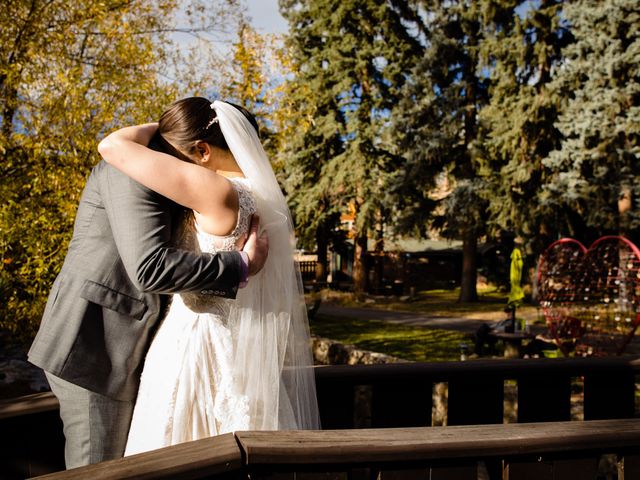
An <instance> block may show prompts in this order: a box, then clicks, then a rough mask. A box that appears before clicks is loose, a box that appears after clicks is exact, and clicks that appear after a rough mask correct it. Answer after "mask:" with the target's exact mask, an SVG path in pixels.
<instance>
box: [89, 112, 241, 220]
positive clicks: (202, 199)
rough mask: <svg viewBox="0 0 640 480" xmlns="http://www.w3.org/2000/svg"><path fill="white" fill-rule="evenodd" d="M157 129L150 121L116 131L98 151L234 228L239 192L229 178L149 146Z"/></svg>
mask: <svg viewBox="0 0 640 480" xmlns="http://www.w3.org/2000/svg"><path fill="white" fill-rule="evenodd" d="M157 129H158V124H157V123H146V124H143V125H136V126H132V127H125V128H122V129H120V130H116V131H115V132H113V133H111V134H109V135H108V136H106V137H105V138H104V139H103V140H102V141H101V142H100V144H99V145H98V151H99V152H100V155H101V156H102V158H104V160H105V161H107V162H108V163H110V164H111V165H113V166H114V167H116V168H117V169H118V170H121V171H122V172H123V173H125V174H126V175H127V176H129V177H131V178H133V179H134V180H136V181H137V182H139V183H141V184H142V185H144V186H145V187H147V188H150V189H151V190H154V191H156V192H158V193H159V194H161V195H164V196H165V197H168V198H170V199H171V200H173V201H175V202H176V203H179V204H181V205H183V206H185V207H188V208H191V209H193V210H195V211H197V212H199V213H201V214H203V215H205V216H207V217H213V218H216V219H217V220H219V221H220V222H221V223H222V224H225V225H226V224H230V225H231V226H232V227H233V226H234V225H235V217H236V211H235V210H236V208H235V207H236V205H237V195H236V192H235V190H234V189H233V187H232V186H231V183H230V182H229V180H227V179H226V178H225V177H223V176H221V175H218V174H216V173H215V172H213V171H211V170H209V169H207V168H205V167H201V166H200V165H196V164H193V163H188V162H184V161H182V160H179V159H177V158H176V157H173V156H172V155H168V154H166V153H162V152H158V151H155V150H151V149H150V148H148V147H146V146H145V145H147V144H148V143H149V142H150V141H151V138H152V137H153V135H154V134H155V132H156V130H157ZM227 220H228V221H227Z"/></svg>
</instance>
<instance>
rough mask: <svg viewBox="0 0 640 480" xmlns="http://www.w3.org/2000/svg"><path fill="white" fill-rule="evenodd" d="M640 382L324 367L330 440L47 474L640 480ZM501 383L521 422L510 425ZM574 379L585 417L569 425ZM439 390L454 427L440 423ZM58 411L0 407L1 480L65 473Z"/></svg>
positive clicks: (320, 372) (26, 401)
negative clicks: (611, 475)
mask: <svg viewBox="0 0 640 480" xmlns="http://www.w3.org/2000/svg"><path fill="white" fill-rule="evenodd" d="M638 373H640V359H639V358H637V357H616V358H603V359H540V360H477V361H469V362H451V363H407V364H387V365H371V366H328V367H318V368H317V369H316V378H317V384H318V399H319V404H320V411H321V417H322V422H323V428H324V429H325V431H320V432H287V431H285V432H236V434H235V435H231V434H229V435H222V436H219V437H214V438H210V439H206V440H201V441H198V442H192V443H189V444H183V445H177V446H174V447H170V448H168V449H163V450H158V451H155V452H149V453H146V454H142V455H139V456H133V457H129V458H125V459H121V460H117V461H114V462H104V463H101V464H98V465H94V466H89V467H83V469H78V470H77V471H76V470H72V471H67V472H63V473H58V474H53V475H50V476H48V477H45V478H92V479H96V480H97V479H100V478H104V479H115V478H205V477H206V478H227V476H228V475H231V476H232V477H233V478H247V475H251V478H261V477H269V478H280V477H277V476H276V477H273V476H272V475H274V474H276V473H279V474H282V475H284V477H283V478H289V476H290V473H291V472H299V473H301V474H300V475H299V476H298V477H297V478H324V479H327V478H347V477H348V478H376V476H379V478H383V479H396V478H431V479H435V478H442V479H445V478H446V479H453V478H455V479H462V478H464V479H474V480H475V479H480V478H491V479H492V480H493V479H498V478H500V479H509V480H513V479H530V478H535V479H536V480H538V479H539V480H545V479H552V478H553V479H574V478H579V479H583V478H584V479H587V478H595V472H596V471H597V468H598V461H599V459H600V456H601V455H604V454H613V455H614V456H615V457H614V458H615V459H616V461H617V462H618V469H619V475H618V478H619V479H622V478H627V479H628V478H640V419H637V418H635V417H636V405H635V397H636V395H635V382H636V375H637V374H638ZM505 382H508V383H510V384H512V383H514V382H515V384H516V385H517V393H518V394H517V400H516V403H517V418H516V420H517V421H518V422H519V423H517V424H514V423H512V424H504V391H505ZM576 382H578V383H581V384H583V385H584V394H583V402H584V419H585V420H587V421H584V422H578V421H569V420H570V418H571V409H572V407H571V397H572V384H573V385H574V387H575V383H576ZM441 383H445V384H446V385H447V387H448V401H447V405H446V408H447V424H448V426H446V427H432V426H430V425H432V422H433V419H432V407H433V400H432V399H433V391H434V386H435V385H436V384H441ZM573 396H574V397H575V392H574V395H573ZM56 408H57V405H56V402H55V399H54V398H53V397H51V396H50V395H48V394H38V396H31V397H28V398H23V399H22V400H21V401H14V402H4V403H0V432H1V433H0V436H1V438H2V442H3V448H2V449H0V465H2V466H4V467H2V468H5V470H6V472H7V475H5V476H2V475H0V478H24V477H25V476H34V475H39V474H43V473H46V472H51V471H54V470H56V469H59V468H61V466H60V461H61V444H62V435H61V431H60V427H59V420H57V419H56V414H57V412H56ZM56 421H57V424H56ZM540 422H544V423H540ZM360 427H366V428H360ZM56 462H57V463H56ZM314 472H315V473H314ZM326 472H330V473H326ZM302 473H304V474H305V475H307V476H308V477H307V476H305V475H302ZM312 473H313V475H312ZM483 475H484V476H483Z"/></svg>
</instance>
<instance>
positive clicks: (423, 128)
mask: <svg viewBox="0 0 640 480" xmlns="http://www.w3.org/2000/svg"><path fill="white" fill-rule="evenodd" d="M422 5H423V8H424V10H425V11H426V12H428V13H427V15H426V16H427V19H428V21H427V25H426V30H425V32H426V39H425V45H426V49H425V52H424V56H423V57H422V58H421V59H420V61H419V62H418V64H417V65H416V67H415V69H414V70H413V72H412V73H411V78H410V81H409V83H408V84H407V87H406V88H405V91H404V99H403V100H402V102H401V104H400V105H399V108H398V109H397V117H396V131H397V133H398V142H399V145H400V146H401V149H402V151H403V154H404V156H405V159H406V163H405V165H404V168H403V170H402V172H401V174H399V175H398V176H396V178H395V182H396V183H395V191H396V192H397V194H398V195H397V197H398V199H399V202H400V210H399V215H398V219H399V223H398V227H399V229H400V230H401V231H410V230H412V229H415V226H416V225H418V228H421V225H424V222H425V221H427V222H430V221H431V220H432V219H433V216H434V214H435V213H438V215H439V217H440V218H439V219H438V221H437V222H436V225H437V226H438V227H439V228H441V229H442V230H443V233H444V234H445V235H446V236H449V237H453V238H461V239H462V240H463V273H462V281H461V292H460V300H461V301H474V300H476V299H477V291H476V278H477V273H476V256H477V242H478V237H479V236H480V235H481V234H482V233H483V231H484V230H483V228H484V224H485V222H484V220H485V218H484V210H485V203H484V201H483V199H482V195H481V192H482V190H483V189H484V188H485V186H484V184H483V182H482V181H481V179H478V178H477V177H478V171H477V163H476V158H475V157H476V152H475V145H476V143H477V138H478V125H477V114H478V111H479V109H480V108H481V107H482V106H483V105H484V104H485V103H486V102H487V79H486V78H485V75H483V74H482V72H480V71H479V68H478V66H479V55H480V53H479V47H480V42H481V40H482V36H483V24H482V22H481V19H482V16H481V7H482V2H481V1H479V0H457V1H449V0H435V1H425V2H422ZM443 174H444V175H447V176H449V177H450V178H452V179H453V182H452V184H453V186H454V189H453V191H452V192H451V193H450V194H449V197H450V198H449V199H448V200H447V201H446V202H436V201H435V199H434V198H433V197H432V196H431V193H432V191H433V189H434V186H435V184H436V183H435V182H436V179H437V178H439V177H440V176H442V175H443ZM438 203H440V204H441V205H442V207H441V208H439V209H436V207H437V205H438ZM447 207H448V209H447ZM422 231H423V232H424V229H423V230H422Z"/></svg>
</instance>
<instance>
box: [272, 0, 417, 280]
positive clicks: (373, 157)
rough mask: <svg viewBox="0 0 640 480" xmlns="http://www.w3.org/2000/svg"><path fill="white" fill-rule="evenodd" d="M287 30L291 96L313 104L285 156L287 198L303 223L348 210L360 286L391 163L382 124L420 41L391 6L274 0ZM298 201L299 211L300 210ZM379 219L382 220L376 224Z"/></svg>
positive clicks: (404, 10)
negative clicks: (290, 182)
mask: <svg viewBox="0 0 640 480" xmlns="http://www.w3.org/2000/svg"><path fill="white" fill-rule="evenodd" d="M280 5H281V8H282V10H283V14H284V16H285V18H287V19H288V21H289V23H290V25H291V32H292V33H291V38H290V44H291V46H292V49H293V50H294V52H295V53H294V55H295V56H296V62H297V64H298V72H299V75H300V76H299V77H298V78H296V79H295V83H296V85H298V87H296V88H297V89H298V92H300V93H302V95H303V97H304V96H306V93H305V88H303V86H304V85H308V87H309V89H310V91H311V92H312V95H313V98H312V99H311V103H310V104H309V103H307V101H308V100H309V99H306V100H305V99H304V98H303V102H305V103H307V105H308V107H307V108H304V109H303V112H304V113H305V114H307V113H311V117H310V118H308V119H302V123H306V122H308V123H306V124H307V126H308V128H306V129H305V130H303V131H302V132H300V136H299V138H296V139H295V140H294V141H293V142H292V144H294V145H295V144H296V143H297V147H296V150H297V152H298V153H297V155H295V156H294V155H292V156H291V158H290V168H291V171H292V172H297V174H295V175H294V174H292V178H295V179H297V180H298V183H297V185H295V186H292V190H291V193H294V190H295V191H298V192H300V195H302V194H304V195H308V194H309V193H312V195H308V196H307V198H303V197H301V200H302V202H298V205H299V207H298V211H300V210H302V211H304V210H305V209H306V210H307V211H308V212H310V213H312V215H313V216H314V217H315V216H316V215H317V217H316V221H312V222H311V224H313V225H316V227H317V228H320V229H323V230H325V231H326V230H327V229H328V228H329V225H327V224H326V223H323V222H321V221H319V219H320V218H323V219H331V220H332V221H333V219H334V218H335V216H333V213H335V207H336V206H339V208H340V209H341V210H342V211H347V209H348V208H351V209H352V210H353V212H355V222H354V230H353V232H352V236H353V239H354V243H355V255H354V274H353V276H354V284H355V288H356V291H357V292H362V291H363V290H364V288H365V281H366V275H365V271H364V264H363V259H364V254H365V253H366V250H367V239H368V236H369V235H370V233H371V232H372V231H374V230H375V226H376V224H379V223H380V221H381V216H383V214H384V212H385V210H386V209H385V204H384V202H383V200H384V198H385V195H384V193H385V191H386V189H387V178H388V176H389V174H390V172H391V171H392V170H393V168H394V167H395V166H396V165H397V161H398V157H397V156H396V155H394V153H393V152H392V151H391V149H390V148H389V147H388V145H385V144H384V143H383V141H382V139H383V138H384V132H385V130H386V128H388V120H389V112H390V111H391V110H392V109H393V107H394V105H395V103H396V101H397V99H398V96H399V89H400V87H401V86H402V84H403V83H404V80H405V78H406V73H407V72H408V69H409V67H408V65H409V63H410V62H411V60H412V58H413V55H414V54H415V52H416V51H417V50H420V48H421V47H420V45H419V43H418V42H417V41H416V39H415V38H414V37H413V36H412V35H411V34H410V32H409V30H410V29H409V27H408V26H407V25H408V24H409V22H414V23H415V22H416V21H417V20H418V17H417V15H416V13H415V12H414V11H413V10H412V9H410V8H409V7H408V5H407V2H405V1H400V0H374V1H369V2H361V1H357V0H346V1H344V0H342V1H341V0H316V1H310V0H300V1H296V0H282V1H281V2H280ZM305 204H306V205H305ZM382 221H384V220H382Z"/></svg>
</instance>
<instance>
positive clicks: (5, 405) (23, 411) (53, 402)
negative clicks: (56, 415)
mask: <svg viewBox="0 0 640 480" xmlns="http://www.w3.org/2000/svg"><path fill="white" fill-rule="evenodd" d="M59 408H60V404H59V403H58V399H57V398H56V397H55V395H54V394H53V393H51V392H42V393H34V394H32V395H25V396H23V397H19V398H9V399H3V400H0V420H4V419H5V418H11V417H17V416H20V415H30V414H34V413H40V412H47V411H52V410H58V409H59Z"/></svg>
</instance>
